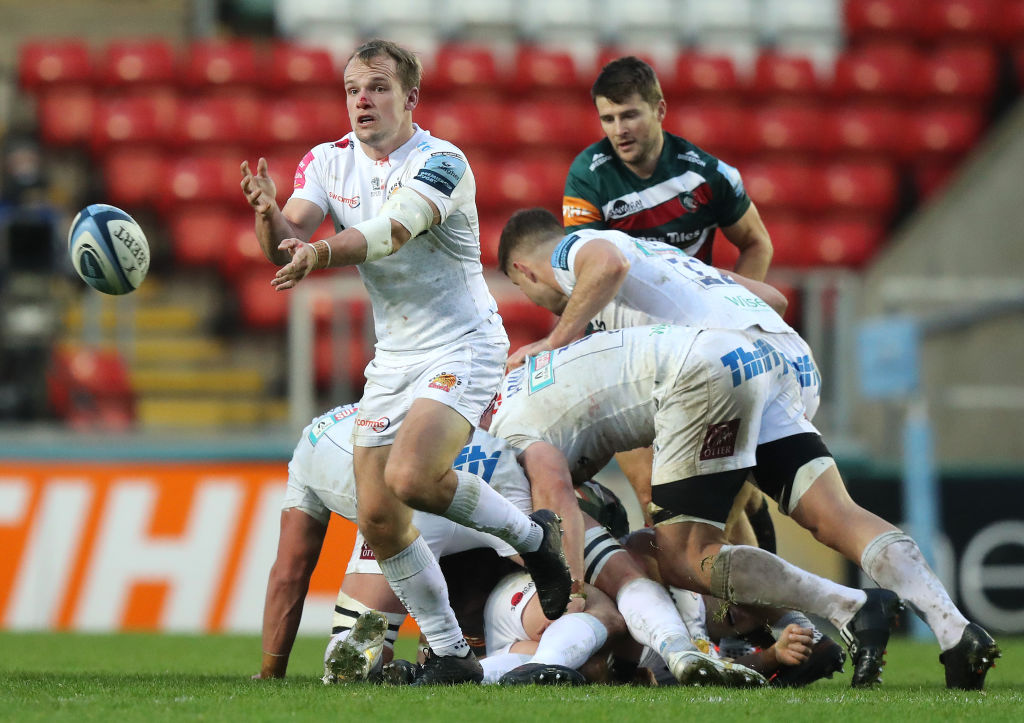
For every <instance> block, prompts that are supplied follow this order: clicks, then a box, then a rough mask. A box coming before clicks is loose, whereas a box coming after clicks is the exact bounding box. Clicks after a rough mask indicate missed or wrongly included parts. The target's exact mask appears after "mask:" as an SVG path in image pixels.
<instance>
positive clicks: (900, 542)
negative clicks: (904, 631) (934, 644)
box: [860, 531, 967, 650]
mask: <svg viewBox="0 0 1024 723" xmlns="http://www.w3.org/2000/svg"><path fill="white" fill-rule="evenodd" d="M860 566H861V569H863V570H864V572H866V573H867V574H868V575H869V576H870V577H871V579H872V580H874V581H875V582H876V583H878V586H879V587H884V588H888V589H889V590H892V591H893V592H895V593H896V594H897V595H899V596H900V597H901V598H903V599H904V600H906V601H907V602H908V603H910V604H911V606H912V607H913V608H914V610H916V611H917V613H918V614H919V615H920V616H921V617H922V618H924V621H925V622H926V623H928V627H930V628H931V629H932V631H933V632H934V633H935V637H936V638H938V640H939V647H940V648H941V649H942V650H949V649H950V648H952V647H953V646H954V645H956V644H957V643H959V642H960V638H961V637H962V636H963V634H964V628H966V627H967V618H965V617H964V616H963V613H961V612H960V611H959V610H958V609H957V607H956V605H954V604H953V601H952V600H950V598H949V593H948V592H946V588H945V586H944V585H943V584H942V582H941V581H940V580H939V578H938V576H936V574H935V573H934V572H933V571H932V569H931V567H929V566H928V562H927V561H926V560H925V559H924V556H923V555H922V554H921V550H920V548H919V547H918V546H917V543H916V542H914V540H913V539H911V537H910V536H909V535H905V534H904V533H902V532H899V531H890V532H884V533H882V534H881V535H879V536H878V537H876V538H875V539H873V540H872V541H871V542H869V543H868V544H867V546H866V547H865V548H864V552H863V553H861V557H860Z"/></svg>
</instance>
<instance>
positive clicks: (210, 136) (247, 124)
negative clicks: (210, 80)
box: [174, 95, 263, 147]
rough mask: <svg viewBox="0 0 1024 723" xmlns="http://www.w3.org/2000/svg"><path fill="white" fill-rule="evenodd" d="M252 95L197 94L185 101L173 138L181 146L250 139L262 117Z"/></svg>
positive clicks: (178, 115)
mask: <svg viewBox="0 0 1024 723" xmlns="http://www.w3.org/2000/svg"><path fill="white" fill-rule="evenodd" d="M261 111H262V108H261V107H260V105H259V103H258V101H257V100H256V99H255V97H253V96H248V95H241V96H232V97H230V98H228V97H218V98H197V99H192V100H189V101H186V102H185V103H182V104H181V106H180V107H179V109H178V113H177V117H176V119H175V126H174V141H175V142H176V143H178V144H179V145H181V146H185V147H191V146H195V145H205V144H210V145H224V144H239V143H240V142H243V141H246V142H248V141H249V140H251V138H252V135H251V134H252V131H253V130H254V128H255V127H256V126H257V125H259V124H260V123H259V122H260V121H262V120H263V117H262V113H261Z"/></svg>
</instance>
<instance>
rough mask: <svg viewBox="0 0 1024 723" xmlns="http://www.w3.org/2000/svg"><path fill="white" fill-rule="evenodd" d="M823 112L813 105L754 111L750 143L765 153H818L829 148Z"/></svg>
mask: <svg viewBox="0 0 1024 723" xmlns="http://www.w3.org/2000/svg"><path fill="white" fill-rule="evenodd" d="M825 118H826V115H825V112H824V111H823V110H821V109H820V108H819V107H817V106H815V105H803V104H799V105H798V104H787V103H779V104H775V105H764V106H760V107H758V108H757V109H756V110H755V111H754V115H753V118H752V132H753V140H754V143H755V145H756V147H758V148H760V149H762V150H766V151H784V152H787V153H812V154H813V153H819V152H821V151H825V150H828V149H829V148H831V147H832V139H831V138H829V137H828V135H827V131H828V127H827V125H826V123H825Z"/></svg>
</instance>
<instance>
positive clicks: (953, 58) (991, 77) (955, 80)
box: [921, 44, 998, 103]
mask: <svg viewBox="0 0 1024 723" xmlns="http://www.w3.org/2000/svg"><path fill="white" fill-rule="evenodd" d="M922 66H923V67H922V73H921V76H922V77H921V82H922V88H921V91H922V92H921V95H924V96H929V97H941V98H948V99H949V100H952V101H963V102H965V103H975V102H979V101H981V102H985V101H988V100H991V98H992V96H993V94H994V93H995V89H996V81H997V72H998V67H997V66H998V63H997V59H996V53H995V50H994V48H993V47H992V46H990V45H987V44H985V45H982V44H971V45H963V44H957V45H947V46H943V47H940V48H939V49H937V50H935V51H934V52H932V53H931V54H929V55H928V56H927V57H926V58H925V59H924V61H923V63H922Z"/></svg>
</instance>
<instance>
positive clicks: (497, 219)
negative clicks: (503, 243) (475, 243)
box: [480, 212, 510, 269]
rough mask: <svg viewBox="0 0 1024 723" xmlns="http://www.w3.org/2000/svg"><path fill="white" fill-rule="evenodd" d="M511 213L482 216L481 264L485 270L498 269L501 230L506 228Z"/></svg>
mask: <svg viewBox="0 0 1024 723" xmlns="http://www.w3.org/2000/svg"><path fill="white" fill-rule="evenodd" d="M508 215H510V213H504V214H502V213H498V212H494V213H485V214H482V215H481V216H480V263H482V264H483V265H484V268H488V269H495V268H497V267H498V241H499V240H500V239H501V229H502V228H504V226H505V221H507V220H508V219H507V218H506V217H507V216H508Z"/></svg>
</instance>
